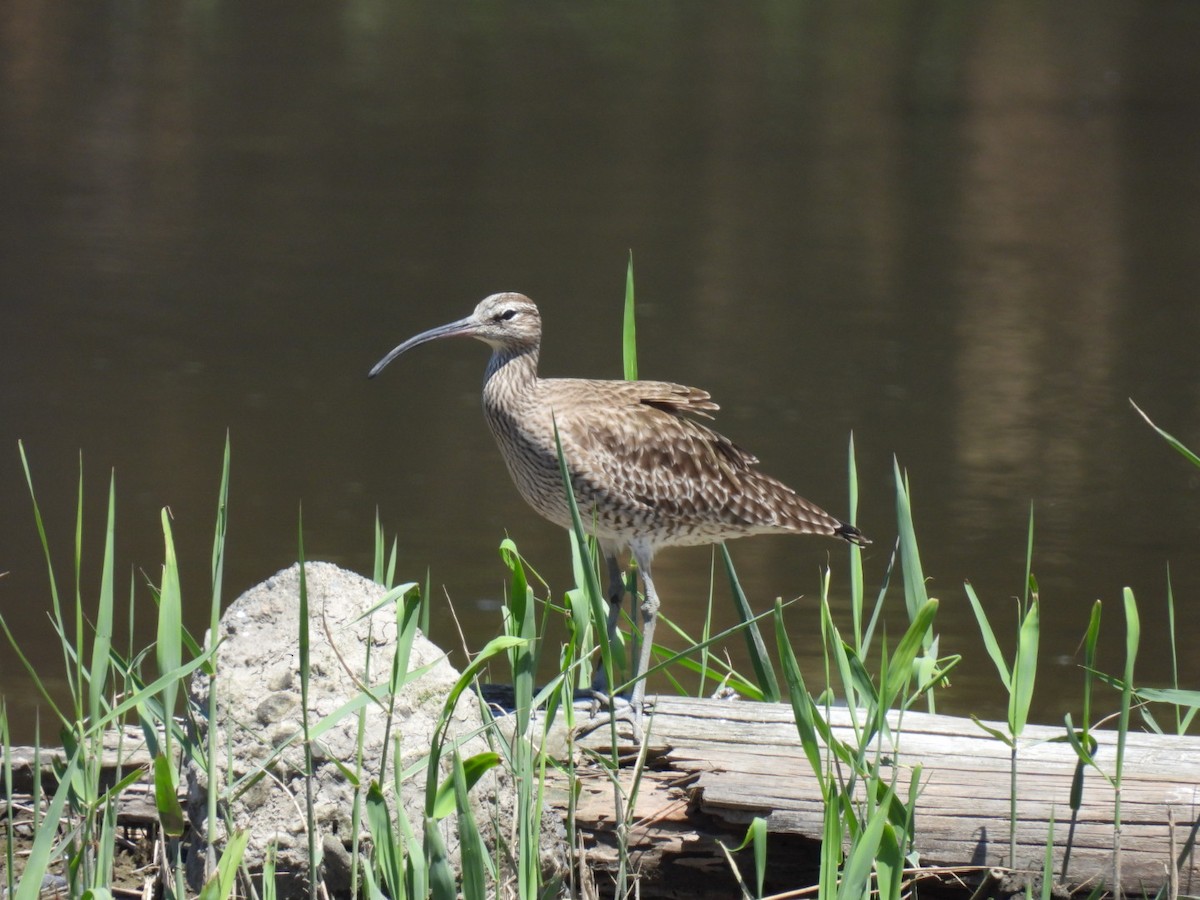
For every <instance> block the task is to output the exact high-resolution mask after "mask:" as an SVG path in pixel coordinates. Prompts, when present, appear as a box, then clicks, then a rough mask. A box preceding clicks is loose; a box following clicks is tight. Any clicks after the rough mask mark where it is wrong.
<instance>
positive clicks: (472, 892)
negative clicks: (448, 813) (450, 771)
mask: <svg viewBox="0 0 1200 900" xmlns="http://www.w3.org/2000/svg"><path fill="white" fill-rule="evenodd" d="M484 755H487V756H490V757H491V759H493V760H494V762H491V765H495V764H496V763H498V762H499V761H500V757H499V756H497V755H496V754H494V753H492V754H480V756H484ZM478 762H479V756H476V757H473V758H472V759H471V760H467V762H466V763H464V762H463V759H462V757H460V756H459V755H458V753H457V752H455V753H454V775H453V785H454V792H453V793H454V805H455V807H456V808H457V810H458V840H459V860H460V866H461V869H462V893H463V900H485V898H486V896H487V863H488V854H487V847H486V846H485V845H484V842H483V837H482V835H480V833H479V825H478V823H477V822H476V821H475V813H474V811H473V810H472V809H471V797H470V793H471V786H472V785H473V784H474V783H475V781H477V780H478V779H479V777H480V776H481V775H482V774H483V772H485V771H487V768H491V765H488V766H487V768H483V767H482V766H481V765H479V764H478ZM468 765H471V766H472V767H473V768H475V769H476V770H477V771H478V774H476V775H475V776H474V781H473V780H472V777H471V775H470V774H469V773H468V771H467V768H468Z"/></svg>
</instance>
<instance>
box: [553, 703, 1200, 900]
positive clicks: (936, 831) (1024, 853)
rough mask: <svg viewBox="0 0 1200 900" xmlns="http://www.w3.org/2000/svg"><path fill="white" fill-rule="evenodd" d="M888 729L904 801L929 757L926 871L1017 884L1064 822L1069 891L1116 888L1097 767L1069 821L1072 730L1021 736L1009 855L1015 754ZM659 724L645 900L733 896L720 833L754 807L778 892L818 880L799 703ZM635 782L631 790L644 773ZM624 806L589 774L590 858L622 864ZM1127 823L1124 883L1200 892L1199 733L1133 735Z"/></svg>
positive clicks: (1060, 879)
mask: <svg viewBox="0 0 1200 900" xmlns="http://www.w3.org/2000/svg"><path fill="white" fill-rule="evenodd" d="M829 720H830V724H831V725H832V726H833V731H834V733H835V735H836V736H837V737H838V738H839V739H840V740H842V741H847V742H851V743H852V742H853V731H852V729H851V722H850V716H849V712H848V711H847V710H845V709H833V710H831V711H830V715H829ZM889 723H890V727H891V728H892V729H893V735H894V736H895V737H896V750H895V751H894V752H893V751H892V750H891V749H888V750H887V755H888V756H889V757H890V760H891V764H892V766H893V767H894V770H895V773H896V775H897V792H898V794H899V795H900V796H901V797H905V796H907V792H908V786H909V783H910V781H911V776H912V774H913V772H914V771H915V767H917V766H920V780H919V784H920V794H919V798H918V800H917V804H916V828H915V834H916V849H917V851H918V852H919V854H920V863H921V865H922V867H927V872H929V873H932V874H935V875H936V874H938V873H940V874H941V876H942V877H943V878H950V879H952V880H961V881H962V882H963V884H964V885H965V886H974V885H977V884H978V883H979V882H980V881H983V880H985V879H989V878H990V879H996V878H997V876H998V874H999V875H1001V876H1003V875H1014V876H1016V877H1015V878H1008V879H1007V885H1008V889H1009V890H1012V889H1013V888H1014V887H1015V886H1016V885H1018V884H1020V883H1021V882H1022V880H1023V878H1024V877H1025V876H1032V877H1034V878H1035V879H1040V873H1041V871H1042V866H1043V860H1044V857H1045V852H1046V842H1047V837H1048V836H1049V834H1050V820H1051V817H1053V819H1054V830H1053V834H1054V873H1055V881H1056V883H1057V885H1058V887H1059V888H1066V889H1067V890H1069V891H1076V890H1082V891H1084V892H1085V893H1086V892H1087V891H1088V890H1090V889H1091V888H1092V887H1093V886H1095V885H1097V884H1103V885H1111V884H1112V883H1113V862H1114V846H1115V841H1116V834H1115V830H1114V822H1113V812H1114V793H1113V789H1112V786H1111V785H1110V784H1109V782H1108V781H1107V780H1106V779H1105V778H1104V777H1102V775H1101V773H1100V772H1097V771H1096V770H1095V769H1089V770H1086V771H1085V773H1084V782H1083V785H1084V787H1083V794H1082V804H1081V806H1080V808H1079V812H1078V814H1077V815H1076V816H1074V817H1073V816H1072V811H1071V808H1070V793H1071V782H1072V779H1073V777H1074V776H1075V770H1076V764H1077V756H1076V754H1075V752H1074V750H1072V748H1071V746H1070V745H1069V744H1068V743H1066V742H1065V741H1064V740H1062V739H1063V737H1064V735H1065V731H1064V729H1063V728H1053V727H1044V726H1029V727H1027V728H1026V730H1025V732H1024V734H1023V736H1022V738H1021V740H1020V742H1019V744H1018V761H1017V827H1016V858H1015V860H1010V859H1009V821H1010V815H1009V812H1010V810H1009V797H1010V750H1009V748H1008V747H1007V746H1005V745H1004V744H1003V743H1001V742H1000V741H998V740H996V739H995V738H993V737H990V736H989V735H987V734H986V733H985V732H984V731H983V730H982V729H981V728H980V727H979V726H978V725H976V724H975V723H974V722H973V721H971V720H969V719H962V718H955V717H950V716H942V715H929V714H926V713H916V712H909V713H905V714H904V715H903V717H902V718H901V717H900V716H899V714H896V713H893V714H891V715H890V716H889ZM987 724H989V725H992V726H993V727H995V728H998V729H1000V730H1003V725H1001V724H1000V723H987ZM648 732H649V737H648V743H649V749H650V752H649V761H648V765H647V768H648V769H649V770H650V771H648V772H647V773H646V774H645V776H644V777H643V779H642V781H641V784H640V788H639V791H638V794H637V804H636V809H635V812H634V816H633V817H632V819H631V820H630V823H629V827H630V829H631V840H630V841H629V844H630V849H631V851H633V858H634V863H635V865H636V866H637V867H638V868H639V869H640V871H641V873H642V875H643V880H642V883H641V891H642V896H643V897H687V896H692V897H694V896H697V895H700V896H717V895H720V894H721V890H722V887H721V886H722V885H723V886H724V890H726V891H727V893H726V894H725V896H735V895H736V894H735V893H733V891H735V890H736V888H735V886H734V883H733V881H732V878H731V875H730V868H729V863H728V862H727V860H726V858H725V855H724V853H723V852H722V851H721V849H720V847H718V846H717V844H716V841H718V840H719V841H722V842H723V843H724V844H725V845H726V846H728V847H735V846H737V845H738V844H740V843H741V842H742V839H743V837H744V835H745V831H746V826H747V824H748V823H749V822H750V821H751V820H752V819H753V818H754V817H756V816H761V817H763V818H765V819H766V821H767V827H768V833H769V840H768V846H769V848H770V853H769V857H768V867H769V881H770V882H771V883H772V886H774V887H775V888H776V889H778V890H786V889H789V888H796V887H799V886H802V885H805V884H812V883H814V880H813V879H812V878H811V870H812V869H813V868H815V865H816V862H817V854H816V849H817V848H818V847H819V844H820V837H821V833H822V827H823V821H824V820H823V816H824V808H823V804H822V800H821V795H820V792H819V790H818V786H817V782H816V779H815V777H814V775H813V772H812V768H811V766H810V765H809V763H808V761H807V759H806V758H805V757H804V755H803V753H802V752H801V749H800V742H799V739H798V737H797V731H796V726H795V724H794V720H793V717H792V710H791V707H790V706H788V705H783V704H767V703H751V702H730V701H719V700H694V699H686V698H680V697H662V698H659V699H658V700H657V703H656V705H655V708H654V714H653V717H652V724H651V725H650V727H649V729H648ZM1093 734H1094V735H1095V737H1096V739H1097V741H1098V742H1099V750H1098V752H1097V760H1098V762H1099V763H1100V765H1101V766H1102V767H1103V769H1104V771H1105V772H1106V773H1108V774H1110V775H1111V774H1112V773H1113V771H1114V767H1115V760H1116V743H1117V735H1116V733H1115V732H1113V731H1100V732H1093ZM607 735H608V730H607V729H606V728H601V729H598V730H597V731H596V732H594V733H593V735H592V736H590V737H589V738H588V741H590V742H591V744H592V745H593V746H600V745H603V744H605V743H607V742H608V741H607ZM625 779H626V781H625V784H626V790H628V784H629V782H630V781H631V780H632V773H631V772H629V773H625ZM614 810H615V806H614V800H613V788H612V785H611V779H610V778H609V777H608V776H606V775H602V774H599V773H597V774H594V775H592V776H589V777H586V778H585V787H584V790H583V792H582V794H581V797H580V800H579V803H578V807H577V811H576V821H577V828H578V829H579V831H580V832H581V833H583V834H585V835H586V836H587V837H588V839H589V841H590V846H591V854H592V863H593V866H594V867H595V866H599V867H600V868H604V867H605V866H612V865H614V861H615V850H614V847H615V840H614V831H615V825H616V816H615V813H614ZM1121 819H1122V825H1121V833H1120V846H1121V848H1122V853H1121V863H1122V864H1121V883H1122V887H1123V889H1124V891H1125V892H1126V893H1129V894H1135V895H1138V896H1140V895H1142V893H1143V891H1146V892H1149V893H1150V894H1153V893H1154V892H1155V891H1156V890H1158V889H1159V888H1160V887H1163V886H1167V887H1169V888H1170V887H1174V888H1175V889H1176V891H1177V892H1178V893H1179V894H1188V893H1193V894H1194V893H1195V892H1196V891H1197V890H1200V867H1198V865H1197V862H1196V857H1195V854H1194V853H1192V852H1190V851H1191V845H1192V843H1193V842H1194V839H1195V835H1196V830H1197V827H1198V826H1200V739H1198V738H1194V737H1174V736H1159V735H1151V734H1141V733H1136V734H1130V735H1129V736H1128V738H1127V744H1126V748H1125V766H1124V777H1123V783H1122V790H1121ZM1068 854H1069V855H1068ZM1173 861H1174V862H1173ZM1064 867H1065V871H1064ZM998 869H1003V870H1006V871H1005V872H1002V873H998V872H997V870H998ZM751 883H752V882H751ZM999 892H1001V893H1002V892H1004V887H1003V886H1000V887H999ZM1174 895H1175V892H1174V891H1173V892H1172V894H1171V896H1174Z"/></svg>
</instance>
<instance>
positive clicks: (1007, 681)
mask: <svg viewBox="0 0 1200 900" xmlns="http://www.w3.org/2000/svg"><path fill="white" fill-rule="evenodd" d="M963 588H964V589H965V590H966V592H967V599H968V600H970V601H971V611H972V612H974V613H975V621H976V622H977V623H978V624H979V633H980V634H981V635H982V636H983V645H984V647H986V648H987V652H988V656H990V657H991V658H992V664H993V665H994V666H995V667H996V672H997V673H999V675H1000V681H1001V683H1002V684H1003V685H1004V689H1005V690H1006V691H1009V690H1011V689H1012V676H1011V675H1010V674H1009V670H1008V663H1007V662H1006V661H1005V659H1004V653H1003V651H1001V649H1000V644H999V642H997V640H996V633H995V632H994V631H992V625H991V623H990V622H989V621H988V617H987V613H985V612H984V611H983V604H981V603H980V602H979V598H978V597H977V596H976V595H975V588H973V587H971V582H969V581H965V582H963Z"/></svg>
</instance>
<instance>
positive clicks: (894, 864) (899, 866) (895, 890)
mask: <svg viewBox="0 0 1200 900" xmlns="http://www.w3.org/2000/svg"><path fill="white" fill-rule="evenodd" d="M875 878H876V881H877V882H878V885H879V900H900V894H901V891H902V889H903V887H904V850H903V848H902V847H901V846H900V840H899V838H898V837H897V835H896V829H895V827H894V826H893V825H892V824H891V823H888V824H886V825H884V826H883V833H882V834H881V835H880V839H879V850H878V852H877V854H876V856H875Z"/></svg>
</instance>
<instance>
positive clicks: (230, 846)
mask: <svg viewBox="0 0 1200 900" xmlns="http://www.w3.org/2000/svg"><path fill="white" fill-rule="evenodd" d="M249 841H250V832H249V831H247V830H246V829H244V828H243V829H241V830H239V831H235V832H234V833H233V837H231V838H230V839H229V842H228V843H227V844H226V845H225V850H224V852H222V853H221V861H220V862H218V863H217V871H216V874H215V875H213V877H212V878H210V879H209V880H208V882H207V883H206V884H205V885H204V888H203V889H202V890H201V891H200V896H199V900H227V898H228V897H229V896H230V895H231V894H232V893H233V888H234V886H235V885H236V883H237V870H238V866H240V865H241V864H242V854H243V853H245V852H246V844H247V843H249Z"/></svg>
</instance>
